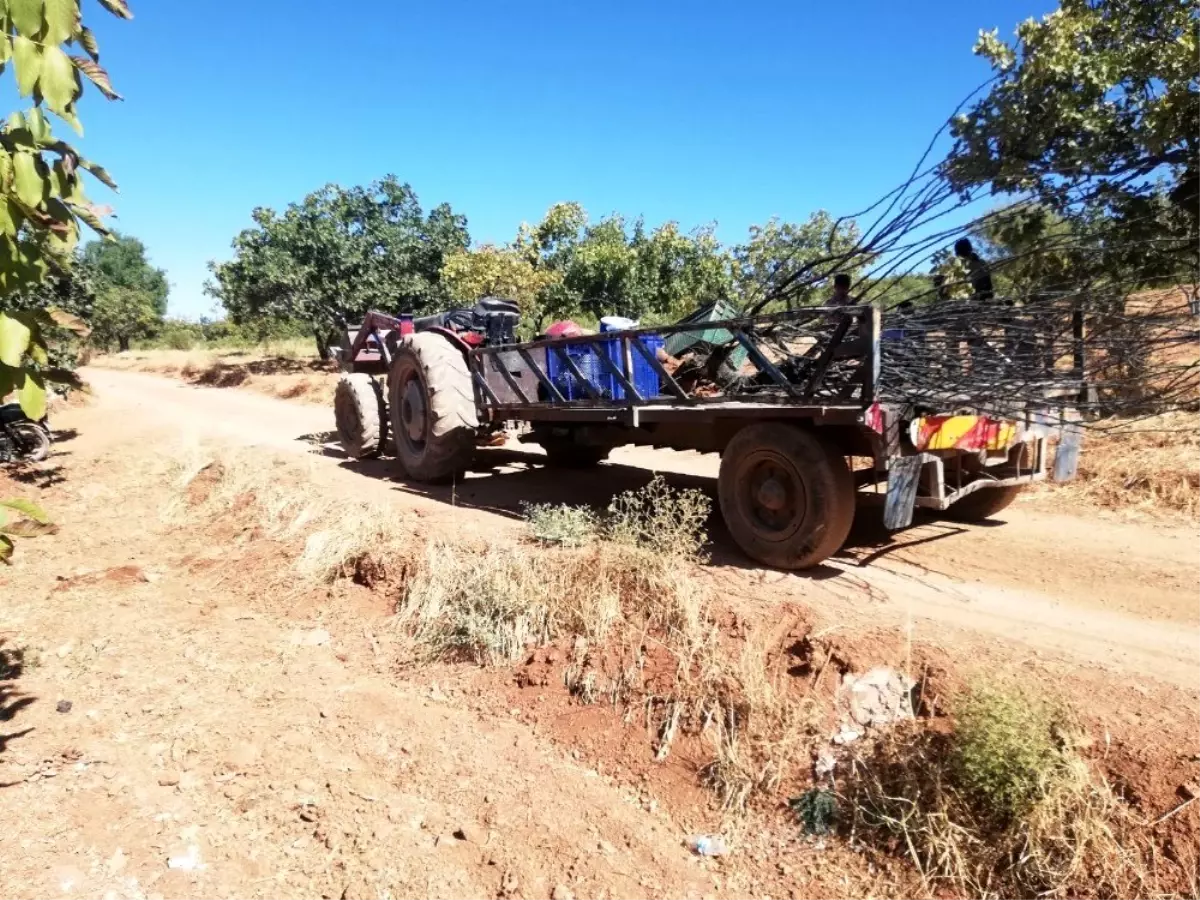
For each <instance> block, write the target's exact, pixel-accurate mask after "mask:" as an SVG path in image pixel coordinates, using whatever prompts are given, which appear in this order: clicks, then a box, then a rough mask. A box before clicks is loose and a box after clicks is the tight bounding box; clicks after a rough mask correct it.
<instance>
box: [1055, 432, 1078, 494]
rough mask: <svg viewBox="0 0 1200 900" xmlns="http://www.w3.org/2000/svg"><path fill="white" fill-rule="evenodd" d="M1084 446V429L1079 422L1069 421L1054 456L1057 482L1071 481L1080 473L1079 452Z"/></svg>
mask: <svg viewBox="0 0 1200 900" xmlns="http://www.w3.org/2000/svg"><path fill="white" fill-rule="evenodd" d="M1082 446H1083V429H1082V428H1081V427H1080V425H1079V423H1078V422H1075V421H1067V422H1064V423H1063V426H1062V436H1061V437H1060V438H1059V440H1058V449H1057V451H1055V454H1054V473H1053V475H1052V476H1051V477H1052V478H1053V479H1054V480H1055V481H1057V482H1060V483H1061V482H1064V481H1071V480H1072V479H1074V478H1075V473H1076V472H1078V471H1079V451H1080V448H1081V447H1082Z"/></svg>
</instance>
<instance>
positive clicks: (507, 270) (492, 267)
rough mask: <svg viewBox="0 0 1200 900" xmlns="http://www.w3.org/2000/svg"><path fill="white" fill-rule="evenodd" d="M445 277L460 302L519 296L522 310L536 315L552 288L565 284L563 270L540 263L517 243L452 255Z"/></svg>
mask: <svg viewBox="0 0 1200 900" xmlns="http://www.w3.org/2000/svg"><path fill="white" fill-rule="evenodd" d="M442 281H443V282H444V283H445V285H446V289H447V291H449V293H450V296H451V297H452V298H453V299H454V300H455V301H456V302H458V303H460V304H463V305H470V304H473V303H474V302H475V301H476V300H478V299H479V298H480V297H504V298H506V299H508V300H515V301H516V302H517V303H518V304H519V305H520V307H521V311H522V313H526V314H529V313H532V314H534V315H536V314H537V313H538V312H539V311H540V310H541V309H543V308H544V307H543V302H544V298H545V297H546V295H547V292H548V291H549V290H550V288H551V287H552V286H557V285H559V284H561V282H562V274H561V273H560V272H557V271H555V270H553V269H550V268H545V267H539V266H538V265H537V264H536V262H535V261H531V260H530V259H529V258H528V256H527V255H526V254H524V253H522V252H521V251H520V250H519V249H516V248H514V247H495V246H492V245H491V244H484V245H483V246H481V247H476V248H475V249H473V250H456V251H455V252H453V253H451V254H450V255H448V256H447V257H446V261H445V263H444V264H443V266H442Z"/></svg>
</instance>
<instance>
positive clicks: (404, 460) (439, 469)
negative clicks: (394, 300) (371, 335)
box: [388, 333, 479, 482]
mask: <svg viewBox="0 0 1200 900" xmlns="http://www.w3.org/2000/svg"><path fill="white" fill-rule="evenodd" d="M388 406H389V407H390V411H391V421H392V436H393V438H394V439H395V442H396V458H397V459H398V460H399V461H400V465H401V466H402V467H403V468H404V471H405V473H406V474H407V475H408V476H409V477H410V478H413V479H414V480H416V481H426V482H438V481H448V480H450V479H452V478H455V477H457V476H459V475H461V474H462V473H463V472H464V471H465V470H466V469H467V467H468V466H470V464H471V459H472V457H473V456H474V454H475V434H476V431H477V429H478V425H479V419H478V416H477V414H476V412H475V394H474V391H473V390H472V388H471V374H470V372H469V371H468V370H467V361H466V360H465V359H464V358H463V355H462V353H461V352H459V350H458V349H457V348H455V347H454V345H452V344H451V343H450V342H449V341H448V340H446V338H444V337H442V336H441V335H438V334H435V333H418V334H412V335H409V336H407V337H406V338H405V339H404V340H402V341H401V342H400V343H399V345H398V346H397V348H396V354H395V359H394V360H393V361H392V371H391V375H390V377H389V379H388Z"/></svg>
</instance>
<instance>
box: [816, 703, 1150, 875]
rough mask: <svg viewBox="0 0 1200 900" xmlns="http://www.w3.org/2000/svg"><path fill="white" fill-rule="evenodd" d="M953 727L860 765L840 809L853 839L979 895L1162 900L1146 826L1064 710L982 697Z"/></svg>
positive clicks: (961, 707)
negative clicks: (1091, 758)
mask: <svg viewBox="0 0 1200 900" xmlns="http://www.w3.org/2000/svg"><path fill="white" fill-rule="evenodd" d="M955 719H956V722H955V728H954V731H953V732H951V733H937V732H933V731H930V730H928V729H925V728H923V727H921V726H920V725H919V724H914V725H912V726H909V727H905V728H897V729H896V730H894V731H893V732H892V733H890V734H889V735H885V736H884V738H883V739H882V740H881V741H880V742H879V743H878V744H876V745H875V746H874V747H873V748H872V749H871V750H870V752H869V753H868V754H867V755H864V756H860V757H858V758H856V759H854V760H853V768H852V773H851V775H850V776H849V777H848V778H847V779H846V781H845V783H844V784H843V786H842V789H841V792H840V800H841V802H840V804H839V806H840V807H841V808H842V810H843V811H844V812H842V819H843V824H845V825H847V826H848V827H849V830H850V833H851V836H852V838H853V839H855V840H859V841H863V842H866V843H871V844H875V845H879V846H883V847H885V848H888V849H892V850H895V851H896V852H899V853H901V854H902V855H905V856H907V857H908V858H909V859H910V860H911V861H912V862H913V863H914V864H915V865H916V866H917V868H918V869H919V870H920V872H921V875H922V877H923V878H924V879H925V880H926V882H927V883H928V884H929V885H930V886H931V887H932V885H933V884H934V883H937V882H943V883H947V884H949V885H952V886H953V887H954V888H955V889H957V890H959V891H963V892H966V893H968V894H970V895H972V896H980V897H1033V896H1079V895H1084V896H1115V897H1140V896H1148V895H1153V894H1155V893H1156V890H1155V888H1154V883H1153V876H1152V874H1151V872H1152V868H1151V867H1150V866H1148V865H1147V860H1148V859H1149V858H1150V857H1151V855H1152V851H1151V849H1150V843H1149V841H1148V839H1147V836H1146V832H1145V830H1144V829H1143V828H1142V823H1140V822H1139V821H1138V820H1137V819H1136V817H1135V816H1134V815H1133V813H1132V811H1131V810H1130V809H1129V808H1128V807H1127V806H1126V805H1125V804H1124V803H1123V802H1121V801H1120V800H1119V799H1118V798H1117V797H1116V796H1115V795H1114V794H1113V792H1112V791H1111V789H1110V788H1109V786H1108V785H1107V784H1106V783H1105V782H1104V781H1102V780H1101V779H1099V778H1098V777H1097V776H1096V775H1094V774H1093V773H1092V771H1091V770H1090V768H1089V767H1088V765H1087V763H1086V762H1085V761H1084V760H1083V759H1082V758H1081V757H1080V756H1079V755H1078V753H1077V751H1076V749H1075V743H1074V739H1073V737H1072V735H1073V733H1074V729H1073V728H1072V726H1071V724H1070V723H1069V721H1067V720H1066V718H1065V717H1064V716H1063V714H1062V712H1061V711H1060V710H1059V709H1057V708H1055V707H1054V706H1052V705H1050V704H1047V703H1045V702H1044V701H1042V700H1040V699H1038V698H1036V697H1035V696H1034V695H1032V694H1029V693H1025V692H1011V691H1002V690H996V689H993V688H989V687H986V686H975V687H973V688H971V689H970V690H969V691H968V692H967V693H966V694H965V695H964V696H963V697H962V698H960V700H959V701H958V703H957V705H956V707H955Z"/></svg>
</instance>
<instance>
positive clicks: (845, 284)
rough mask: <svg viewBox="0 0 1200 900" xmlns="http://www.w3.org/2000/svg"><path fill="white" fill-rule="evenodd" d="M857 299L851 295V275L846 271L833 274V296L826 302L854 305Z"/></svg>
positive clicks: (838, 304) (834, 304) (827, 304)
mask: <svg viewBox="0 0 1200 900" xmlns="http://www.w3.org/2000/svg"><path fill="white" fill-rule="evenodd" d="M855 302H856V301H855V299H854V298H853V297H851V296H850V276H849V275H847V274H846V273H845V272H838V274H836V275H834V276H833V296H831V297H830V298H829V300H828V302H826V304H825V305H826V306H853V305H854V304H855Z"/></svg>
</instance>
